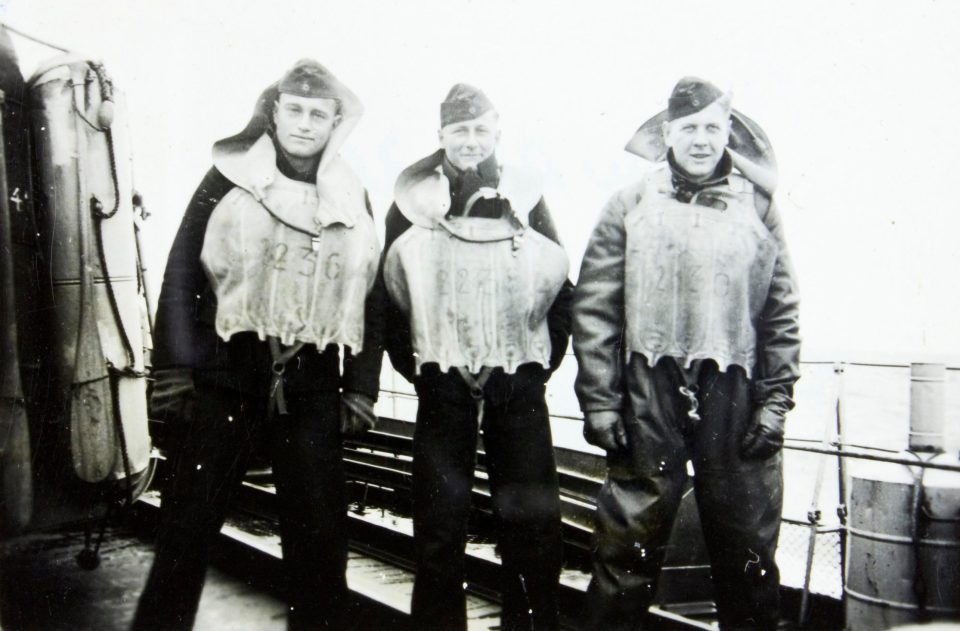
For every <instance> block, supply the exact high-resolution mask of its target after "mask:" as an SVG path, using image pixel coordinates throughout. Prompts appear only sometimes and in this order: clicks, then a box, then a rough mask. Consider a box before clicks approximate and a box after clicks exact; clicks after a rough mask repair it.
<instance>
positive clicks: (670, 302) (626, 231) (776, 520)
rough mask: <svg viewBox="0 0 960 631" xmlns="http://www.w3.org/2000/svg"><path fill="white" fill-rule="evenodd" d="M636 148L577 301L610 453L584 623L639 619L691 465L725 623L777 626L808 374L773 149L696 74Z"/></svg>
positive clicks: (576, 316)
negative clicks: (784, 535)
mask: <svg viewBox="0 0 960 631" xmlns="http://www.w3.org/2000/svg"><path fill="white" fill-rule="evenodd" d="M626 148H627V151H630V152H632V153H635V154H637V155H640V156H641V157H644V158H646V159H647V160H650V161H652V162H657V163H658V164H656V165H655V166H654V167H653V168H652V169H650V170H649V171H648V172H647V173H646V174H645V175H644V176H643V177H642V178H641V179H640V181H639V182H637V183H636V184H634V185H632V186H629V187H627V188H625V189H623V190H621V191H620V192H618V193H616V194H615V195H614V196H613V197H612V198H611V199H610V201H609V202H608V203H607V205H606V207H605V208H604V209H603V212H602V214H601V217H600V221H599V223H598V224H597V226H596V228H595V229H594V231H593V234H592V236H591V238H590V241H589V244H588V246H587V251H586V253H585V255H584V259H583V265H582V267H581V270H580V279H579V281H578V286H577V290H576V294H575V298H574V310H573V344H574V350H575V352H576V355H577V359H578V360H579V373H578V375H577V380H576V384H575V387H576V393H577V397H578V398H579V401H580V406H581V408H582V409H583V412H584V416H585V422H584V435H585V437H586V439H587V440H588V441H589V442H590V443H592V444H594V445H597V446H599V447H602V448H604V449H606V450H607V462H608V465H609V469H608V477H607V480H606V481H605V483H604V485H603V487H602V489H601V491H600V494H599V496H598V498H597V523H596V529H595V533H594V537H595V546H594V555H593V580H592V581H591V583H590V588H589V590H588V593H587V609H586V619H585V622H586V627H587V628H589V629H598V630H599V629H603V630H611V629H636V628H638V625H640V624H641V621H642V620H643V618H644V615H645V613H646V610H647V607H648V605H649V604H650V602H651V599H652V598H653V596H654V593H655V591H656V584H657V577H658V574H659V572H660V567H661V565H662V563H663V559H664V554H665V552H666V545H667V542H668V539H669V536H670V532H671V527H672V524H673V520H674V517H675V515H676V512H677V508H678V506H679V503H680V498H681V496H682V493H683V491H684V485H685V483H686V482H687V473H686V472H687V462H688V461H692V465H693V469H694V470H695V472H696V476H695V478H694V488H695V491H696V498H697V506H698V509H699V512H700V519H701V523H702V525H703V534H704V538H705V540H706V544H707V551H708V553H709V555H710V562H711V566H712V577H713V583H714V593H715V596H716V602H717V612H718V616H719V619H720V628H721V629H773V628H776V626H777V619H778V605H779V603H778V588H779V571H778V569H777V564H776V562H775V561H774V553H775V551H776V547H777V537H778V533H779V529H780V512H781V507H782V502H783V482H782V473H781V469H782V460H781V453H780V451H781V447H782V445H783V432H784V416H785V415H786V413H787V411H788V410H790V409H791V408H792V407H793V385H794V382H796V380H797V378H798V377H799V375H800V373H799V351H800V337H799V328H798V298H797V289H796V284H795V281H794V277H793V271H792V267H791V264H790V260H789V257H788V255H787V248H786V243H785V241H784V234H783V228H782V225H781V222H780V218H779V213H778V212H777V210H776V207H775V206H774V205H773V203H772V194H773V189H774V186H775V170H776V169H775V163H774V158H773V150H772V149H771V148H770V145H769V142H768V141H767V138H766V136H765V135H764V133H763V131H762V130H761V129H760V127H759V126H757V124H756V123H754V122H753V121H752V120H750V119H749V118H747V117H746V116H744V115H743V114H742V113H740V112H738V111H737V110H734V109H731V107H730V95H729V94H724V93H723V92H721V91H720V90H719V89H717V88H716V87H715V86H713V85H711V84H710V83H708V82H706V81H703V80H701V79H696V78H692V77H687V78H684V79H681V80H680V82H679V83H678V84H677V85H676V87H675V88H674V90H673V94H672V95H671V96H670V100H669V105H668V108H667V110H666V111H665V112H661V113H660V114H658V115H657V116H654V117H653V118H652V119H650V120H648V121H647V122H646V123H644V125H643V126H641V127H640V129H639V130H638V132H637V133H636V135H635V136H634V137H633V139H631V141H630V142H629V143H628V145H627V147H626Z"/></svg>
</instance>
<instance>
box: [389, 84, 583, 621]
mask: <svg viewBox="0 0 960 631" xmlns="http://www.w3.org/2000/svg"><path fill="white" fill-rule="evenodd" d="M440 119H441V129H440V133H439V139H440V145H441V149H440V150H438V151H436V152H435V153H433V154H431V155H429V156H427V157H426V158H424V159H422V160H420V161H418V162H416V163H414V164H413V165H411V166H410V167H408V168H407V169H406V170H404V171H403V173H401V175H400V177H399V178H398V180H397V184H396V188H395V203H394V204H393V206H392V207H391V208H390V211H389V212H388V214H387V220H386V222H387V226H386V243H385V248H384V252H385V254H384V266H383V270H384V274H383V278H384V280H385V283H386V289H387V290H388V291H389V295H390V307H388V308H389V309H391V310H392V311H391V314H390V316H389V317H388V321H389V322H390V323H391V327H390V331H388V332H387V334H386V335H387V350H388V352H389V354H390V358H391V361H392V362H393V365H394V367H395V368H396V369H397V370H398V371H399V372H400V373H401V374H403V375H404V377H406V378H407V379H408V380H410V381H412V382H413V384H414V385H415V387H416V390H417V395H418V398H419V408H418V411H417V425H416V431H415V434H414V461H413V476H414V479H413V486H414V535H415V540H416V554H417V577H416V585H415V587H414V593H413V606H412V609H413V622H414V628H417V629H443V630H445V631H449V630H453V631H455V630H457V629H465V628H466V613H465V595H464V546H465V544H466V535H467V518H468V516H469V512H470V505H471V489H472V485H473V475H474V467H475V464H476V460H477V454H476V449H477V432H478V428H479V429H481V430H482V431H483V449H484V451H485V454H486V467H487V472H488V474H489V480H490V491H491V494H492V508H493V513H494V516H495V518H496V521H497V524H498V539H499V550H500V554H501V558H502V562H503V578H502V582H501V588H502V593H503V612H502V616H501V620H502V628H503V629H508V630H513V629H530V628H534V629H554V628H556V627H557V590H558V578H559V572H560V563H561V541H560V502H559V491H558V484H557V472H556V466H555V463H554V457H553V446H552V440H551V433H550V424H549V418H548V412H547V406H546V401H545V395H544V389H545V384H546V381H547V379H548V378H549V376H550V374H551V372H552V371H553V370H554V369H556V367H557V365H558V364H559V363H560V361H561V360H562V358H563V354H564V352H565V350H566V347H567V338H568V335H569V303H570V297H571V294H572V285H571V284H570V282H569V281H568V280H567V259H566V255H565V254H564V251H563V249H562V248H561V247H560V245H559V241H558V238H557V234H556V230H555V228H554V226H553V223H552V221H551V218H550V214H549V212H548V211H547V207H546V205H545V204H544V201H543V197H542V195H541V189H540V185H539V180H538V178H537V177H536V176H535V175H534V174H533V173H531V172H530V171H528V170H526V169H520V168H516V167H512V166H511V165H501V164H500V163H499V162H498V161H497V158H496V154H495V150H496V147H497V144H498V141H499V138H500V132H499V125H498V114H497V112H496V111H495V110H494V108H493V105H492V104H491V102H490V101H489V100H488V99H487V97H486V96H485V95H484V94H483V92H481V91H480V90H478V89H476V88H473V87H471V86H468V85H464V84H458V85H455V86H454V87H453V89H451V90H450V93H449V95H448V96H447V98H446V100H445V101H444V102H443V103H442V104H441V107H440Z"/></svg>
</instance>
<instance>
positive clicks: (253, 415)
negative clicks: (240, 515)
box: [133, 388, 348, 629]
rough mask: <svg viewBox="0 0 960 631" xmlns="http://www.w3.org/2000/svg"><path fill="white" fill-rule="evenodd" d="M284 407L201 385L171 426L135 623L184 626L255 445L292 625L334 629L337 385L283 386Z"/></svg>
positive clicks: (342, 598)
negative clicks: (271, 500)
mask: <svg viewBox="0 0 960 631" xmlns="http://www.w3.org/2000/svg"><path fill="white" fill-rule="evenodd" d="M288 404H289V410H290V414H289V415H283V416H274V417H273V418H271V419H269V420H268V419H267V414H266V412H267V401H266V399H263V398H251V397H245V396H243V395H242V394H240V393H238V392H234V391H229V390H218V389H210V388H203V389H200V388H198V392H197V399H196V401H195V405H194V409H193V411H192V413H191V414H190V415H189V416H190V418H187V419H182V423H181V424H180V427H178V428H177V429H176V436H175V437H174V446H173V453H172V463H171V473H170V476H169V478H168V479H167V480H166V485H165V486H164V488H163V489H162V498H161V505H160V529H159V534H158V540H157V547H156V556H155V559H154V562H153V566H152V568H151V570H150V575H149V577H148V579H147V585H146V587H145V588H144V591H143V594H142V596H141V597H140V602H139V605H138V608H137V613H136V617H135V619H134V623H133V628H134V629H190V628H191V627H192V626H193V621H194V617H195V616H196V612H197V605H198V603H199V601H200V592H201V591H202V589H203V582H204V576H205V574H206V569H207V562H208V557H209V550H210V546H211V544H212V543H213V541H214V539H215V538H216V536H217V533H219V531H220V528H221V526H222V525H223V522H224V519H225V516H226V513H227V510H228V508H229V506H230V504H231V500H232V499H233V498H234V497H235V496H236V494H237V491H238V489H239V488H240V486H241V482H242V480H243V476H244V474H245V473H246V470H247V466H248V463H249V462H250V458H251V455H252V454H253V453H254V450H255V449H261V448H264V449H266V450H267V455H268V456H269V457H270V459H271V461H272V464H273V474H274V481H275V483H276V490H277V506H278V509H279V517H280V536H281V543H282V549H283V565H284V569H285V571H286V573H287V576H288V580H289V585H288V596H287V601H288V604H289V606H290V609H289V615H288V618H287V619H288V626H289V628H291V629H315V628H331V629H338V628H341V615H342V612H343V609H344V608H345V606H346V603H347V598H348V592H347V584H346V566H347V538H346V519H347V517H346V490H345V482H344V472H343V461H342V456H341V452H340V446H341V441H340V427H339V394H337V393H318V394H310V395H306V396H304V395H300V396H293V395H288Z"/></svg>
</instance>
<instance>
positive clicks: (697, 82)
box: [667, 77, 724, 121]
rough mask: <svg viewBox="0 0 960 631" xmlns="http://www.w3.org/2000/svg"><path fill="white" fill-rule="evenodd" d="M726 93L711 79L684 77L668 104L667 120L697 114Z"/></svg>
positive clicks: (675, 87)
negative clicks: (710, 80) (711, 81)
mask: <svg viewBox="0 0 960 631" xmlns="http://www.w3.org/2000/svg"><path fill="white" fill-rule="evenodd" d="M723 95H724V93H723V91H722V90H720V88H718V87H717V86H715V85H713V84H712V83H710V82H709V81H705V80H703V79H698V78H697V77H684V78H682V79H680V80H679V81H677V85H675V86H674V87H673V92H672V93H671V94H670V100H669V102H668V105H667V120H671V121H672V120H676V119H678V118H683V117H684V116H690V115H691V114H696V113H697V112H699V111H700V110H702V109H704V108H705V107H707V106H708V105H710V104H711V103H713V102H714V101H716V100H717V99H719V98H721V97H722V96H723Z"/></svg>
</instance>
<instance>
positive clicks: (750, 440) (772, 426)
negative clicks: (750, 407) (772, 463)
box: [740, 405, 785, 460]
mask: <svg viewBox="0 0 960 631" xmlns="http://www.w3.org/2000/svg"><path fill="white" fill-rule="evenodd" d="M784 421H785V417H784V413H783V412H782V411H781V410H778V409H776V408H775V407H773V406H771V407H768V406H766V405H764V406H761V407H759V408H757V409H756V410H754V411H753V419H752V421H751V424H750V427H749V428H748V429H747V431H746V433H744V435H743V440H742V441H741V443H740V455H741V456H742V457H743V458H745V459H749V460H754V459H755V460H760V459H763V458H769V457H770V456H772V455H774V454H775V453H777V452H778V451H780V449H782V448H783V426H784Z"/></svg>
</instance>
